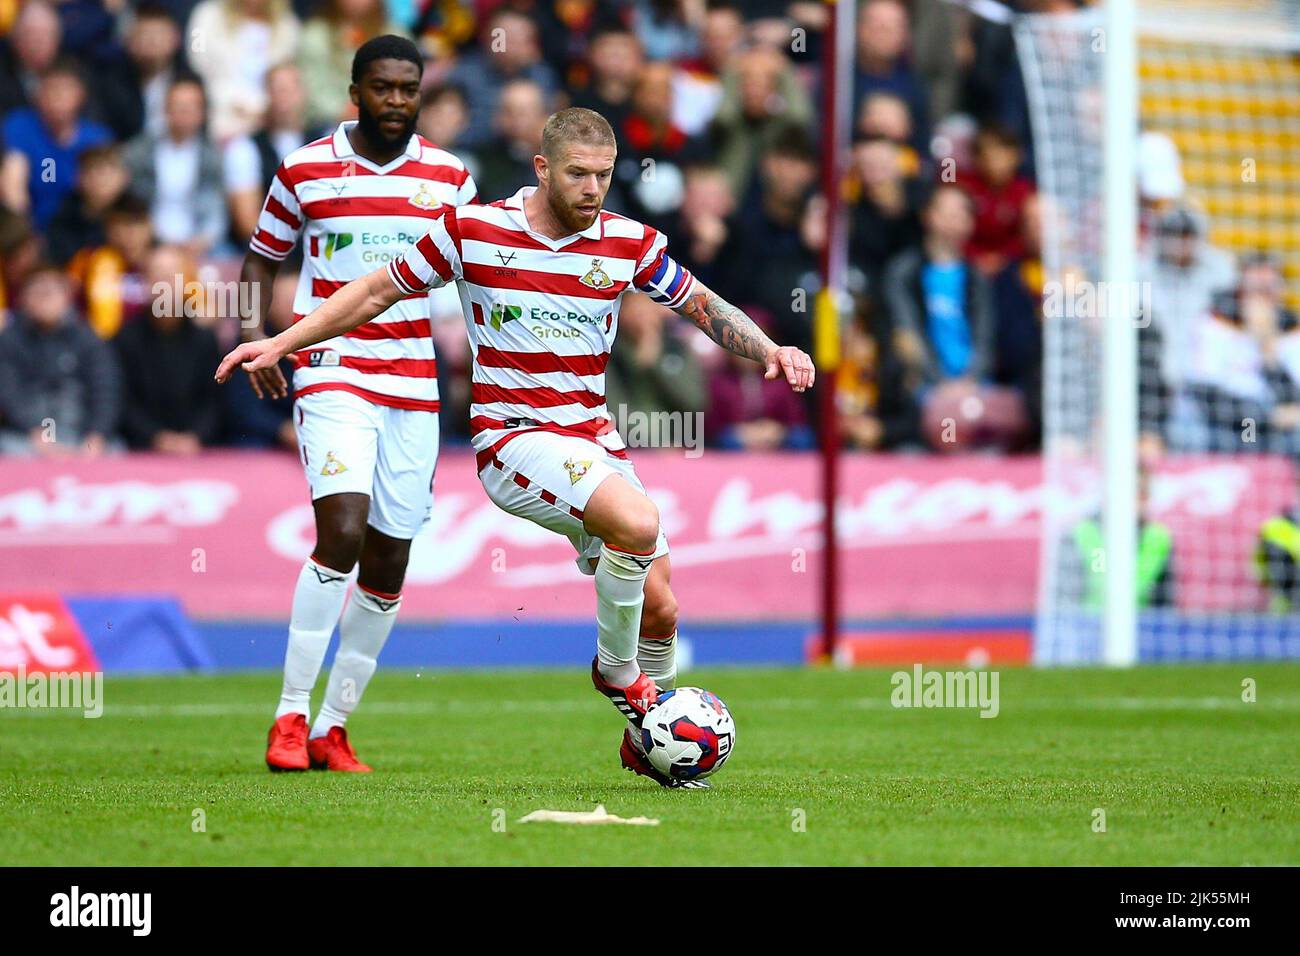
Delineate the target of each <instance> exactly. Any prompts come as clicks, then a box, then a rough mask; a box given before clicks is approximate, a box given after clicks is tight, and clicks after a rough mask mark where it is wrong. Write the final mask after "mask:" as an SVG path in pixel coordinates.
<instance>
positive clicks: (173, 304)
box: [114, 246, 221, 455]
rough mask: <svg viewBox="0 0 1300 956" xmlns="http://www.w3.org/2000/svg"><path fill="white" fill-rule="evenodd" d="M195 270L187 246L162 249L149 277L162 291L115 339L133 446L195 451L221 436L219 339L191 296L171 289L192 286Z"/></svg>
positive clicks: (152, 258)
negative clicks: (197, 318) (195, 313)
mask: <svg viewBox="0 0 1300 956" xmlns="http://www.w3.org/2000/svg"><path fill="white" fill-rule="evenodd" d="M189 271H190V269H189V263H188V261H187V258H186V255H185V253H184V251H183V250H182V249H180V248H177V247H173V246H159V247H158V248H156V249H154V250H153V252H151V253H150V254H149V259H148V266H147V271H146V282H147V284H148V286H149V288H150V289H151V290H155V291H157V292H158V293H159V294H156V295H155V296H154V298H153V307H152V308H151V309H149V311H148V312H147V313H146V314H145V316H144V318H143V319H142V320H141V321H139V322H132V323H131V324H130V325H128V326H126V327H125V328H124V329H122V331H121V332H120V333H119V334H118V336H117V338H116V339H115V340H114V345H115V346H116V347H117V354H118V358H119V360H120V362H121V367H122V379H123V392H122V435H123V437H125V438H126V441H127V444H128V445H129V446H130V447H131V448H137V449H150V450H153V451H157V452H163V453H164V454H170V455H193V454H195V453H197V452H198V451H199V450H201V449H202V448H204V447H205V446H207V445H210V444H212V443H213V442H214V441H215V440H216V438H217V434H218V429H219V427H220V420H219V416H218V409H219V402H218V395H217V384H216V382H215V381H213V378H212V370H213V369H214V368H216V364H217V361H218V360H219V359H220V357H221V355H220V352H219V351H218V349H217V340H216V337H215V336H214V335H213V334H212V331H211V330H210V329H205V328H201V327H200V326H198V325H196V324H195V323H194V319H193V317H192V316H190V315H189V314H188V313H189V311H190V310H189V308H188V307H187V303H189V302H190V301H191V300H190V299H189V297H188V296H187V297H185V298H183V299H181V301H177V296H175V295H174V294H172V291H171V290H173V289H175V288H177V287H181V288H183V287H184V286H185V282H184V277H185V276H186V275H187V274H188V273H189ZM163 290H166V291H163Z"/></svg>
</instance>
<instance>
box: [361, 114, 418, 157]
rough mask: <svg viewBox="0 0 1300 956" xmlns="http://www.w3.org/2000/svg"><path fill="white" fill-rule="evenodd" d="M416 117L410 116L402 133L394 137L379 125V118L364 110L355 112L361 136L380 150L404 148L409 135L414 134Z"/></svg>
mask: <svg viewBox="0 0 1300 956" xmlns="http://www.w3.org/2000/svg"><path fill="white" fill-rule="evenodd" d="M417 118H418V117H416V116H412V117H409V118H408V119H407V122H406V125H404V126H403V127H402V131H401V132H400V133H398V134H396V135H393V134H391V133H389V132H387V131H386V130H385V129H384V128H383V127H382V126H380V125H379V117H378V116H374V115H373V114H371V113H367V112H366V111H365V110H357V128H358V129H360V130H361V135H362V136H364V137H365V138H366V139H367V140H369V141H370V142H372V143H374V144H375V145H376V146H378V147H381V148H388V149H396V148H397V147H398V146H405V145H406V143H407V141H408V140H410V138H411V134H412V133H414V132H415V121H416V119H417Z"/></svg>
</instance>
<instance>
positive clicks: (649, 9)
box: [632, 0, 706, 60]
mask: <svg viewBox="0 0 1300 956" xmlns="http://www.w3.org/2000/svg"><path fill="white" fill-rule="evenodd" d="M705 6H706V4H705V0H633V4H632V26H633V28H634V29H635V30H636V35H637V39H639V40H640V41H641V46H642V48H644V50H645V54H646V57H647V58H648V59H651V60H682V59H685V58H686V57H690V56H694V55H695V54H696V52H698V50H699V30H700V27H701V26H702V25H703V23H704V12H705Z"/></svg>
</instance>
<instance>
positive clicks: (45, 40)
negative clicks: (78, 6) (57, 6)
mask: <svg viewBox="0 0 1300 956" xmlns="http://www.w3.org/2000/svg"><path fill="white" fill-rule="evenodd" d="M62 41H63V28H62V26H61V25H60V24H59V15H58V14H57V13H55V12H54V7H53V6H52V5H51V4H49V3H46V2H44V0H30V2H28V3H25V4H24V5H23V7H22V9H21V10H19V12H18V16H17V18H16V19H15V20H14V26H13V29H12V30H11V31H10V32H9V35H8V36H7V37H5V38H4V39H3V40H0V117H2V116H4V115H5V114H6V113H8V112H9V111H10V110H14V109H17V108H18V107H20V106H33V105H35V103H36V91H37V88H38V87H39V86H40V79H41V76H42V74H44V73H45V71H46V70H48V69H49V68H50V67H51V66H53V65H54V58H55V57H56V56H58V53H59V44H60V43H62Z"/></svg>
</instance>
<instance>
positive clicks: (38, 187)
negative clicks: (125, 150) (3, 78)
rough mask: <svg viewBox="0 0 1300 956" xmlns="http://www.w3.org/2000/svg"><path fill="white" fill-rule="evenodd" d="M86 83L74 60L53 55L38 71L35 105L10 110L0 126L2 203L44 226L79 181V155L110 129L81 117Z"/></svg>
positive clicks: (99, 141) (107, 137) (103, 139)
mask: <svg viewBox="0 0 1300 956" xmlns="http://www.w3.org/2000/svg"><path fill="white" fill-rule="evenodd" d="M85 103H86V87H85V85H84V84H83V82H82V79H81V71H80V70H79V69H78V67H77V65H76V62H75V61H73V60H69V59H59V60H56V61H55V63H54V65H53V66H51V67H50V68H49V69H47V70H46V71H45V73H44V74H42V76H41V80H40V84H39V86H38V88H37V91H36V106H35V107H34V108H33V107H30V106H24V107H19V108H18V109H16V110H14V111H12V112H11V113H9V115H7V116H6V117H5V118H4V123H3V126H0V140H3V142H4V145H5V149H6V150H7V151H6V153H5V157H4V167H3V170H2V171H0V185H2V186H3V200H4V203H5V205H7V206H8V207H9V208H10V209H12V210H14V211H15V212H27V213H30V215H31V217H32V222H33V223H34V224H35V225H36V228H37V229H38V230H40V231H42V232H44V231H45V229H46V228H48V227H49V224H50V220H51V219H53V218H54V213H55V212H56V211H58V208H59V205H60V204H61V203H62V202H63V199H64V197H65V196H67V195H68V194H69V193H70V192H72V190H73V189H75V188H76V183H77V157H78V156H80V155H81V153H82V152H84V151H85V150H87V149H89V148H90V147H92V146H102V145H104V144H106V143H108V142H110V140H111V139H112V134H110V133H109V131H108V130H107V129H105V128H104V127H103V126H100V125H99V124H98V123H92V122H90V121H89V120H86V119H84V118H83V117H82V115H81V114H82V109H83V108H84V106H85Z"/></svg>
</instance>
